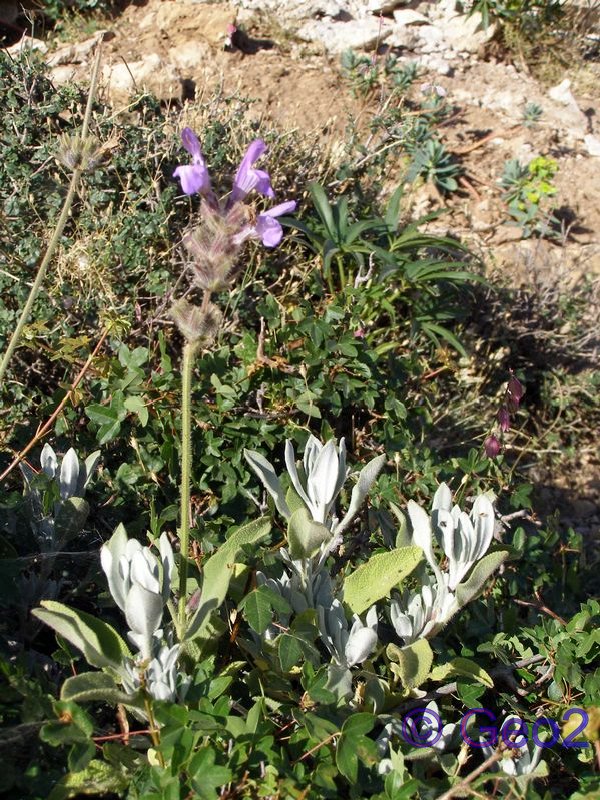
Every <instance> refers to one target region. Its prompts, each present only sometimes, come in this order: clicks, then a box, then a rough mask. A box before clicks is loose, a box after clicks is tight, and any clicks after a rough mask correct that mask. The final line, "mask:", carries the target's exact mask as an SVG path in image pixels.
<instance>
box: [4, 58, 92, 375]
mask: <svg viewBox="0 0 600 800" xmlns="http://www.w3.org/2000/svg"><path fill="white" fill-rule="evenodd" d="M99 67H100V43H98V45H97V50H96V60H95V61H94V67H93V70H92V77H91V82H90V91H89V95H88V99H87V105H86V109H85V116H84V118H83V127H82V129H81V141H82V142H83V141H85V139H86V137H87V134H88V130H89V127H90V120H91V117H92V105H93V102H94V95H95V93H96V84H97V82H98V70H99ZM83 167H84V165H79V166H77V167H75V169H74V170H73V175H72V176H71V181H70V183H69V189H68V191H67V196H66V197H65V202H64V204H63V207H62V211H61V212H60V216H59V218H58V222H57V223H56V227H55V229H54V233H53V234H52V238H51V239H50V243H49V244H48V248H47V250H46V253H45V254H44V258H43V259H42V263H41V264H40V266H39V269H38V272H37V275H36V276H35V280H34V282H33V285H32V287H31V290H30V292H29V297H28V298H27V302H26V303H25V305H24V307H23V310H22V311H21V316H20V317H19V321H18V322H17V326H16V328H15V329H14V331H13V335H12V336H11V337H10V342H9V343H8V347H7V348H6V352H5V354H4V357H3V359H2V363H1V364H0V382H2V380H3V379H4V374H5V372H6V370H7V368H8V365H9V363H10V360H11V358H12V356H13V353H14V352H15V350H16V348H17V346H18V344H19V340H20V338H21V335H22V333H23V328H24V327H25V325H26V324H27V320H28V319H29V315H30V313H31V309H32V307H33V304H34V303H35V300H36V298H37V296H38V294H39V291H40V288H41V286H42V283H43V281H44V278H45V277H46V271H47V269H48V265H49V264H50V261H51V259H52V257H53V255H54V253H55V251H56V248H57V247H58V244H59V242H60V238H61V236H62V233H63V230H64V228H65V225H66V223H67V219H68V217H69V212H70V211H71V206H72V204H73V198H74V197H75V192H76V190H77V186H78V184H79V180H80V178H81V176H82V174H83Z"/></svg>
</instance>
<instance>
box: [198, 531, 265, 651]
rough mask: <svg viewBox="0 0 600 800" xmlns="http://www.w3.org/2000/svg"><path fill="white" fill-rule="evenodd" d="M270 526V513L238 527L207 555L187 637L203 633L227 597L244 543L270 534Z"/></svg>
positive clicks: (249, 542) (247, 543)
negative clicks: (216, 548)
mask: <svg viewBox="0 0 600 800" xmlns="http://www.w3.org/2000/svg"><path fill="white" fill-rule="evenodd" d="M270 530H271V522H270V520H269V519H267V517H261V518H260V519H257V520H252V522H249V523H248V524H247V525H242V526H241V527H240V528H238V529H237V530H235V531H234V532H233V533H232V534H231V535H230V536H229V537H228V538H227V539H226V541H225V542H224V543H223V544H222V545H221V546H220V547H219V549H218V550H217V552H216V553H215V554H214V555H213V556H211V557H210V558H209V559H208V561H207V562H206V564H205V565H204V569H203V575H202V593H201V597H200V605H199V606H198V610H197V611H196V613H195V614H194V616H193V617H192V619H191V620H190V623H189V625H188V628H187V631H186V632H185V638H186V639H193V638H195V637H200V636H202V635H203V633H204V632H205V630H206V628H207V627H208V624H209V621H210V616H211V613H212V612H213V611H215V610H216V609H217V608H219V606H220V605H221V603H222V602H223V600H225V595H226V594H227V589H228V588H229V581H230V580H231V575H232V573H233V565H234V564H235V562H236V559H237V558H238V557H239V555H240V553H241V552H242V547H243V546H244V545H250V544H257V543H258V542H260V541H261V540H262V539H265V538H266V537H267V536H268V535H269V532H270Z"/></svg>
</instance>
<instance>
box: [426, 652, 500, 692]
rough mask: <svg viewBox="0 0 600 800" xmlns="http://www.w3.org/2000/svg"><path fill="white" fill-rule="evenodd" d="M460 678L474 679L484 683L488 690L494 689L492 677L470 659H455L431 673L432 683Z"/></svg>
mask: <svg viewBox="0 0 600 800" xmlns="http://www.w3.org/2000/svg"><path fill="white" fill-rule="evenodd" d="M455 676H459V677H461V678H473V680H476V681H478V682H479V683H482V684H483V685H484V686H486V687H487V688H488V689H493V688H494V681H493V680H492V678H491V676H490V675H489V674H488V673H487V672H486V671H485V670H484V669H483V668H482V667H480V666H479V664H477V663H476V662H475V661H471V659H470V658H462V657H460V656H459V657H458V658H453V659H452V661H449V662H448V663H447V664H440V666H439V667H435V668H434V669H433V670H432V671H431V680H432V681H445V680H447V679H448V678H453V677H455Z"/></svg>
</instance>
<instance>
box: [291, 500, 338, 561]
mask: <svg viewBox="0 0 600 800" xmlns="http://www.w3.org/2000/svg"><path fill="white" fill-rule="evenodd" d="M331 536H332V534H331V531H330V530H329V528H327V526H325V525H323V524H322V523H321V522H315V520H314V519H313V518H312V517H311V515H310V513H309V511H308V509H307V508H306V506H304V505H303V506H302V507H301V508H298V509H297V510H296V511H294V513H293V514H292V515H291V517H290V519H289V522H288V530H287V538H288V546H289V550H290V556H291V557H292V558H293V559H300V558H310V557H311V556H313V555H314V554H315V553H316V552H317V550H318V549H319V547H320V546H321V545H322V544H323V543H324V542H326V541H328V540H329V539H331Z"/></svg>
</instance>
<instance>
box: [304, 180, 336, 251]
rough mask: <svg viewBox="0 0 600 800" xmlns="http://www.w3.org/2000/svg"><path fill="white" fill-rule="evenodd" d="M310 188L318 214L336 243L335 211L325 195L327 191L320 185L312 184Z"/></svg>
mask: <svg viewBox="0 0 600 800" xmlns="http://www.w3.org/2000/svg"><path fill="white" fill-rule="evenodd" d="M308 188H309V190H310V193H311V196H312V200H313V203H314V205H315V209H316V211H317V214H318V215H319V216H320V217H321V220H322V222H323V224H324V226H325V229H326V230H327V233H328V235H329V238H330V239H332V240H333V241H335V236H336V229H335V224H334V221H333V211H332V208H331V205H330V203H329V200H328V199H327V195H326V194H325V190H324V189H323V187H322V186H321V185H320V184H318V183H311V184H310V186H309V187H308Z"/></svg>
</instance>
